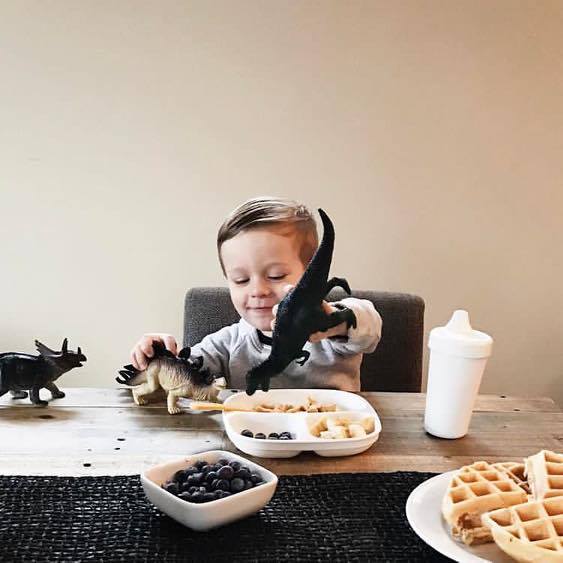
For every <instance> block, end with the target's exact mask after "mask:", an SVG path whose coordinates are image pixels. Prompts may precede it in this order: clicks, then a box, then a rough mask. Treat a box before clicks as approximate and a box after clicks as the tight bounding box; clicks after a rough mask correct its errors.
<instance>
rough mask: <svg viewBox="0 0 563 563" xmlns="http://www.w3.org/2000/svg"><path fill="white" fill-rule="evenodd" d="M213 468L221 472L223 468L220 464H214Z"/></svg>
mask: <svg viewBox="0 0 563 563" xmlns="http://www.w3.org/2000/svg"><path fill="white" fill-rule="evenodd" d="M211 467H212V468H213V471H219V469H221V467H222V466H221V464H220V463H214V464H213V465H212V466H211Z"/></svg>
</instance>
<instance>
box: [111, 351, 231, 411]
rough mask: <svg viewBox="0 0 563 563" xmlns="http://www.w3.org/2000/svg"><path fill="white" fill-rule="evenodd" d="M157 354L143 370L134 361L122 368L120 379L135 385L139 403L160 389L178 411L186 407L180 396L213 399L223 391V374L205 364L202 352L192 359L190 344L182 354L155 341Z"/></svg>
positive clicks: (172, 409)
mask: <svg viewBox="0 0 563 563" xmlns="http://www.w3.org/2000/svg"><path fill="white" fill-rule="evenodd" d="M153 350H154V356H153V357H152V358H151V360H150V361H149V364H148V366H147V368H146V369H144V370H142V371H139V370H138V369H136V368H135V366H133V365H132V364H129V365H126V366H124V367H123V369H122V370H120V371H119V373H120V374H121V377H116V378H115V380H116V381H117V382H118V383H122V384H124V385H128V386H130V387H135V389H133V400H134V401H135V403H136V404H137V405H145V404H147V402H148V400H147V398H146V397H147V396H148V395H151V394H152V393H154V392H155V391H157V390H158V389H163V390H164V391H166V393H167V401H166V402H167V407H168V412H169V413H170V414H178V413H180V412H182V409H181V408H180V407H179V406H178V404H177V400H178V399H179V398H180V397H186V398H188V399H196V400H199V401H212V400H215V399H216V398H217V395H218V394H219V391H220V390H221V389H224V388H225V387H226V381H225V379H224V378H223V377H217V376H215V375H213V374H211V373H210V372H209V370H208V369H204V368H203V358H202V357H201V356H199V357H197V358H194V359H193V360H192V359H190V356H191V349H190V348H189V346H187V347H186V348H182V350H180V352H179V354H178V357H176V356H175V355H174V354H173V353H172V352H170V351H169V350H167V349H166V348H165V346H164V344H162V342H159V341H156V342H153Z"/></svg>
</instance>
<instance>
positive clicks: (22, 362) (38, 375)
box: [0, 338, 86, 407]
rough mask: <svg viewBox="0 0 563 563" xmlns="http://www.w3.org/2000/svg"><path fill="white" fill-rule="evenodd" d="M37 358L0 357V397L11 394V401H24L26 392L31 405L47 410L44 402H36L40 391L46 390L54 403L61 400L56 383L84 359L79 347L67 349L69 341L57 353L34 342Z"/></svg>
mask: <svg viewBox="0 0 563 563" xmlns="http://www.w3.org/2000/svg"><path fill="white" fill-rule="evenodd" d="M35 347H36V348H37V350H38V351H39V356H32V355H31V354H20V353H18V352H4V353H2V354H0V396H2V395H4V394H6V393H7V392H8V391H10V392H11V394H12V396H13V397H14V399H25V398H26V397H27V391H28V390H29V398H30V400H31V402H32V403H33V404H35V405H37V406H40V407H46V406H47V405H48V402H47V401H42V400H41V399H40V398H39V390H40V389H42V388H45V389H48V390H49V391H50V392H51V395H52V397H53V399H60V398H62V397H64V396H65V394H64V393H63V392H62V391H61V390H60V389H59V388H58V387H57V386H56V385H55V380H56V379H58V378H59V377H60V376H61V375H62V374H63V373H65V372H67V371H69V370H71V369H73V368H78V367H81V366H82V362H85V361H86V356H85V355H84V354H83V353H82V352H81V350H80V346H79V347H78V350H77V351H76V352H73V351H72V350H69V349H68V339H67V338H65V339H64V340H63V346H62V349H61V351H60V352H56V351H55V350H51V349H50V348H48V347H47V346H45V345H44V344H41V342H39V340H36V341H35Z"/></svg>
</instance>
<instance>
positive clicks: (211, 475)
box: [205, 471, 217, 483]
mask: <svg viewBox="0 0 563 563" xmlns="http://www.w3.org/2000/svg"><path fill="white" fill-rule="evenodd" d="M215 479H217V471H210V472H209V473H208V474H207V475H206V476H205V480H206V481H207V482H208V483H213V481H214V480H215Z"/></svg>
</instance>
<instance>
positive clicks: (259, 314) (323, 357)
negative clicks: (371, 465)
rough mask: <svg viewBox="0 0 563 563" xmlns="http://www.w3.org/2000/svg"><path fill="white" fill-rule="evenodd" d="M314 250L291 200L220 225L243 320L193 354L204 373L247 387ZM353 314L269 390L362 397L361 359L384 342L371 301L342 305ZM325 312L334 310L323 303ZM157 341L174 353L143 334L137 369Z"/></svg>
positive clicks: (256, 202)
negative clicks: (349, 324)
mask: <svg viewBox="0 0 563 563" xmlns="http://www.w3.org/2000/svg"><path fill="white" fill-rule="evenodd" d="M317 245H318V238H317V230H316V225H315V220H314V218H313V216H312V215H311V213H310V212H309V210H308V209H307V208H306V207H305V206H303V205H300V204H298V203H296V202H294V201H289V200H283V199H278V198H272V197H259V198H254V199H251V200H248V201H246V202H245V203H243V204H242V205H241V206H239V207H238V208H237V209H235V210H234V211H233V212H232V213H231V214H230V215H229V216H228V217H227V219H225V221H224V222H223V225H222V226H221V228H220V229H219V233H218V235H217V251H218V254H219V263H220V265H221V269H222V270H223V274H224V276H225V278H226V280H227V284H228V287H229V292H230V295H231V299H232V302H233V305H234V306H235V309H236V310H237V312H238V313H239V315H240V317H241V319H240V321H239V322H238V323H235V324H233V325H230V326H227V327H224V328H222V329H221V330H218V331H217V332H215V333H213V334H209V335H208V336H206V337H205V338H204V339H203V340H202V341H201V342H200V343H199V344H196V345H195V346H193V347H192V357H196V356H202V357H203V363H204V367H206V368H209V370H210V371H211V372H212V373H215V374H221V375H223V376H225V377H226V378H227V380H228V382H229V386H230V387H234V388H239V389H244V388H246V374H247V373H248V371H249V370H250V369H251V368H252V367H254V366H256V365H258V364H260V363H262V362H263V361H264V360H265V359H266V358H267V357H268V356H269V354H270V344H271V331H272V329H273V326H274V323H275V314H276V310H277V304H278V303H279V302H280V301H281V300H282V299H283V297H284V296H285V294H286V293H287V292H288V291H289V290H291V289H292V288H293V287H294V286H295V285H296V284H297V282H298V281H299V279H300V278H301V276H302V274H303V272H304V271H305V268H306V267H307V264H308V263H309V261H310V259H311V258H312V256H313V254H314V253H315V250H316V248H317ZM340 303H341V304H342V305H345V306H346V307H348V308H349V309H351V310H352V311H353V312H354V314H355V315H356V320H357V325H356V327H355V328H352V327H350V328H347V326H346V323H342V324H340V325H338V326H336V327H333V328H331V329H329V330H327V331H326V332H317V333H314V334H312V335H311V336H310V338H309V342H307V343H306V345H305V347H304V349H305V350H307V351H308V352H309V354H310V356H309V359H308V360H307V361H306V362H305V364H304V365H303V366H300V365H299V364H298V363H297V362H295V361H294V362H291V363H290V364H289V365H288V366H287V367H286V368H285V370H284V371H283V372H282V373H280V374H278V375H277V376H276V377H274V378H273V379H272V380H271V386H272V387H278V388H279V387H284V388H298V387H301V388H303V387H308V388H331V389H341V390H344V391H360V364H361V362H362V355H363V353H369V352H373V351H374V350H375V348H376V346H377V344H378V342H379V339H380V337H381V324H382V323H381V317H380V316H379V313H378V312H377V311H376V310H375V308H374V306H373V304H372V302H371V301H367V300H364V299H356V298H353V297H347V298H345V299H343V300H342V301H341V302H340ZM323 306H324V308H325V310H326V311H327V312H328V313H330V312H332V311H334V310H336V308H335V307H334V306H333V305H332V304H330V303H326V302H325V303H323ZM154 341H160V342H162V343H163V344H164V345H165V346H166V348H167V349H168V350H170V351H171V352H172V353H174V354H176V353H177V344H176V340H175V339H174V337H173V336H172V335H170V334H162V333H151V334H145V335H144V336H143V337H142V338H141V339H140V340H139V341H138V342H137V344H136V345H135V347H134V348H133V350H132V351H131V360H132V363H133V365H134V366H135V367H136V368H137V369H144V368H145V367H146V366H147V361H148V359H149V358H151V357H152V356H153V354H154V351H153V347H152V344H153V342H154Z"/></svg>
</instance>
